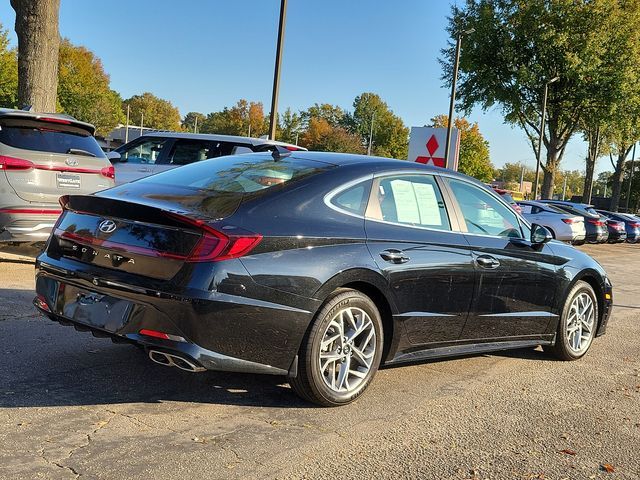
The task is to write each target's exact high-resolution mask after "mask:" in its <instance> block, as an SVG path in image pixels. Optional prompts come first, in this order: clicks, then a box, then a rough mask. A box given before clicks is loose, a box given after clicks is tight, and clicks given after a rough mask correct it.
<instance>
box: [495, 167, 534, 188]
mask: <svg viewBox="0 0 640 480" xmlns="http://www.w3.org/2000/svg"><path fill="white" fill-rule="evenodd" d="M523 171H524V176H523V175H522V174H523ZM535 175H536V174H535V171H534V170H533V169H532V168H529V167H527V166H526V165H525V164H524V163H523V162H515V163H511V162H507V163H505V164H504V165H503V166H502V167H500V168H498V169H496V170H495V172H494V176H495V179H496V180H500V181H502V182H504V183H509V184H517V185H518V187H519V186H520V177H521V176H523V180H524V181H525V182H533V180H534V178H535Z"/></svg>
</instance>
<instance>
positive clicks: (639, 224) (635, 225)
mask: <svg viewBox="0 0 640 480" xmlns="http://www.w3.org/2000/svg"><path fill="white" fill-rule="evenodd" d="M629 226H630V227H631V228H638V227H640V223H629Z"/></svg>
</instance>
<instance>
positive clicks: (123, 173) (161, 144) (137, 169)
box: [113, 135, 173, 184]
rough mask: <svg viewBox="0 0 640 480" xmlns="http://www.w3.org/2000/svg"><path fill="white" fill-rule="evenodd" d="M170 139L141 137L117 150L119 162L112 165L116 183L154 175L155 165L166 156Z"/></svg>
mask: <svg viewBox="0 0 640 480" xmlns="http://www.w3.org/2000/svg"><path fill="white" fill-rule="evenodd" d="M172 142H173V140H172V139H169V138H161V137H148V136H146V135H145V136H143V137H140V138H138V139H136V140H134V141H132V142H129V143H127V144H125V145H123V146H121V147H119V148H118V149H116V152H118V153H119V154H120V160H119V161H118V162H115V163H114V165H113V166H114V168H115V171H116V183H117V184H121V183H127V182H131V181H133V180H137V179H138V178H143V177H148V176H149V175H153V174H154V173H156V164H157V163H158V162H160V161H162V159H163V158H164V157H165V156H166V154H167V150H168V149H169V148H170V146H171V143H172Z"/></svg>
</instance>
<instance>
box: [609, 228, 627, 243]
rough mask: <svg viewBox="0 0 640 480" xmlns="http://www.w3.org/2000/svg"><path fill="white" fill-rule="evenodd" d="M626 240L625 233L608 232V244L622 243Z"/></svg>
mask: <svg viewBox="0 0 640 480" xmlns="http://www.w3.org/2000/svg"><path fill="white" fill-rule="evenodd" d="M626 239H627V232H620V231H617V230H616V231H615V232H609V239H608V240H607V241H608V242H609V243H622V242H624V241H625V240H626Z"/></svg>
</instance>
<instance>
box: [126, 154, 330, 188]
mask: <svg viewBox="0 0 640 480" xmlns="http://www.w3.org/2000/svg"><path fill="white" fill-rule="evenodd" d="M333 166H334V165H330V164H326V163H320V162H314V161H311V160H301V159H296V158H291V157H285V158H281V159H280V160H274V159H273V157H272V156H271V155H251V154H248V155H246V154H245V155H237V156H229V157H220V158H216V159H212V160H204V161H201V162H196V163H192V164H190V165H185V166H184V167H180V168H176V169H173V170H169V171H167V172H163V173H159V174H157V175H152V176H150V177H145V178H142V179H140V180H138V182H143V183H156V184H161V185H172V186H177V187H186V188H193V189H197V190H205V191H211V192H226V193H251V192H258V191H260V190H265V189H267V188H270V187H275V186H278V185H283V184H285V183H287V184H288V183H292V182H296V181H299V180H301V179H303V178H307V177H310V176H312V175H316V174H318V173H321V172H323V171H326V170H328V169H330V168H332V167H333Z"/></svg>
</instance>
